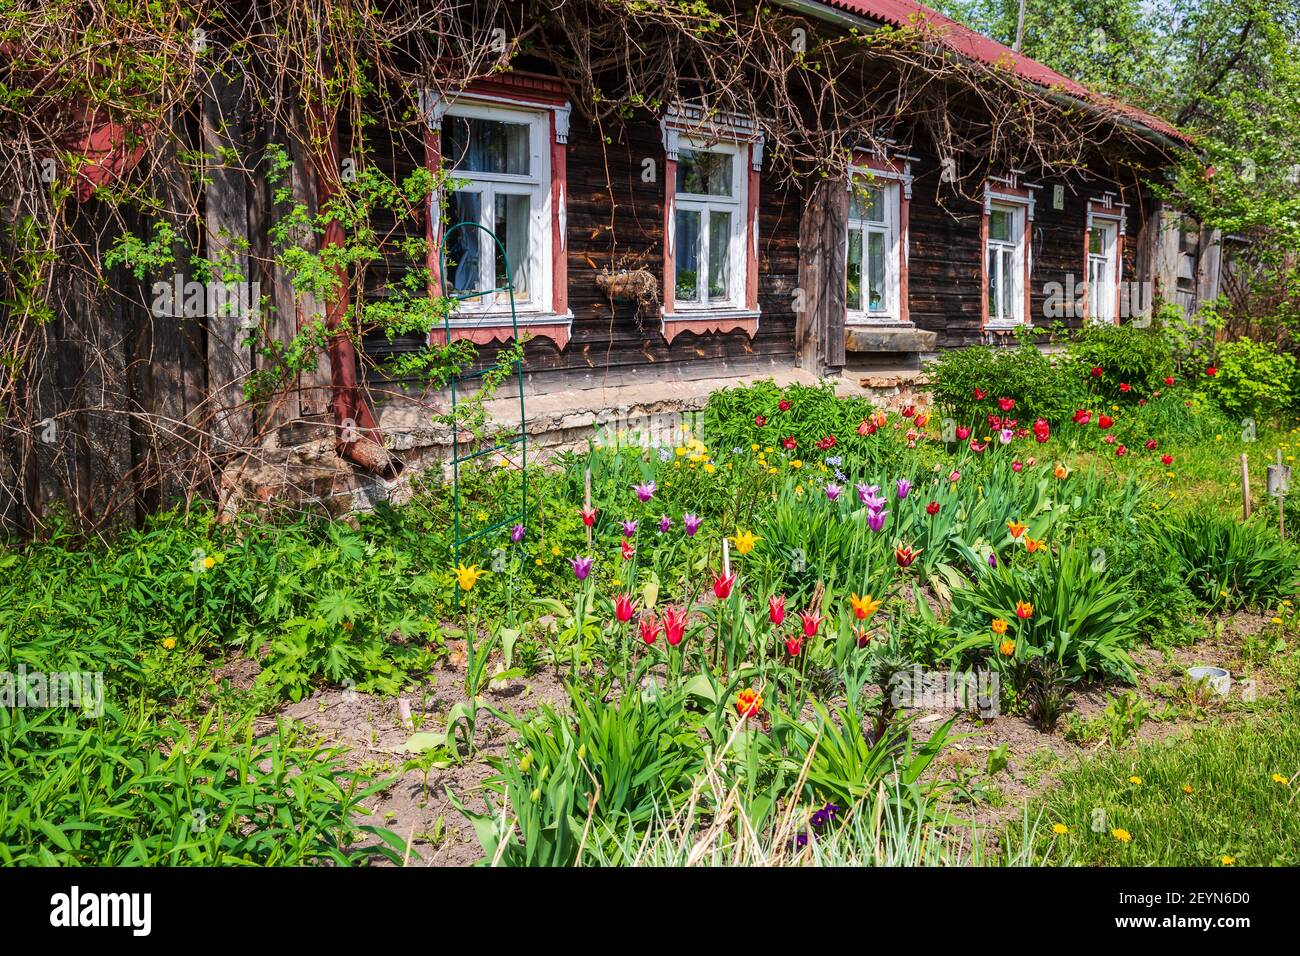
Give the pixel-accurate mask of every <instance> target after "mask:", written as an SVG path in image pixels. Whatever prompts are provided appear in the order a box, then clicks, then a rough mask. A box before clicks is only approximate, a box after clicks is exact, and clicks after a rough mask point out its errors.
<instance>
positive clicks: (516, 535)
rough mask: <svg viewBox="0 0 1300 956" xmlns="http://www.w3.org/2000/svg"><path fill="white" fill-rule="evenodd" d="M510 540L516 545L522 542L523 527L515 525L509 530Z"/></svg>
mask: <svg viewBox="0 0 1300 956" xmlns="http://www.w3.org/2000/svg"><path fill="white" fill-rule="evenodd" d="M510 540H511V541H513V542H514V543H515V544H518V543H519V542H520V541H523V540H524V526H523V525H521V524H517V525H515V526H514V527H513V528H511V529H510Z"/></svg>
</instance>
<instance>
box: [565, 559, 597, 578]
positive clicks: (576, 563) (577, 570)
mask: <svg viewBox="0 0 1300 956" xmlns="http://www.w3.org/2000/svg"><path fill="white" fill-rule="evenodd" d="M591 562H592V559H591V558H587V557H583V556H581V555H578V556H576V557H573V558H570V559H569V563H570V564H571V565H573V576H574V577H576V578H577V579H578V580H579V581H585V580H587V575H589V574H590V573H591Z"/></svg>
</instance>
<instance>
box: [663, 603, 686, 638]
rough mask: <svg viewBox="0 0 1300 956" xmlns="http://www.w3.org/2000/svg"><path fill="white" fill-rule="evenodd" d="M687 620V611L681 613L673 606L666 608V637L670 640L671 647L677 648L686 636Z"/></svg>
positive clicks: (664, 624)
mask: <svg viewBox="0 0 1300 956" xmlns="http://www.w3.org/2000/svg"><path fill="white" fill-rule="evenodd" d="M686 620H687V616H686V611H684V610H682V611H679V610H677V608H675V607H672V606H671V605H670V606H669V607H666V608H664V622H663V626H664V637H666V638H668V643H669V645H670V646H672V647H676V646H677V645H678V644H680V643H681V642H682V638H683V637H685V636H686Z"/></svg>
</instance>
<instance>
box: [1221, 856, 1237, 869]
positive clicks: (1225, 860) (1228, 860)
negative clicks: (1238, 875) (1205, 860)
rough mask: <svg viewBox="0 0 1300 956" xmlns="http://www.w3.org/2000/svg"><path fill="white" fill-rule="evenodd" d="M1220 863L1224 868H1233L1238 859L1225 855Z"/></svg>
mask: <svg viewBox="0 0 1300 956" xmlns="http://www.w3.org/2000/svg"><path fill="white" fill-rule="evenodd" d="M1219 862H1220V863H1222V864H1223V865H1224V866H1232V864H1234V863H1236V862H1237V858H1236V857H1235V856H1228V854H1226V853H1225V854H1223V856H1221V857H1219Z"/></svg>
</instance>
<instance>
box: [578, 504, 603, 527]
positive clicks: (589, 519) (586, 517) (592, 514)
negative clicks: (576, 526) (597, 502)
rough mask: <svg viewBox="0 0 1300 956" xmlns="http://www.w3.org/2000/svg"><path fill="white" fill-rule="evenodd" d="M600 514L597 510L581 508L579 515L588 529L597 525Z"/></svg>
mask: <svg viewBox="0 0 1300 956" xmlns="http://www.w3.org/2000/svg"><path fill="white" fill-rule="evenodd" d="M598 513H599V512H597V510H596V509H595V508H580V509H578V514H580V515H582V523H583V524H585V525H586V526H587V527H588V528H590V527H591V526H592V525H594V524H595V523H596V515H597V514H598Z"/></svg>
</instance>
